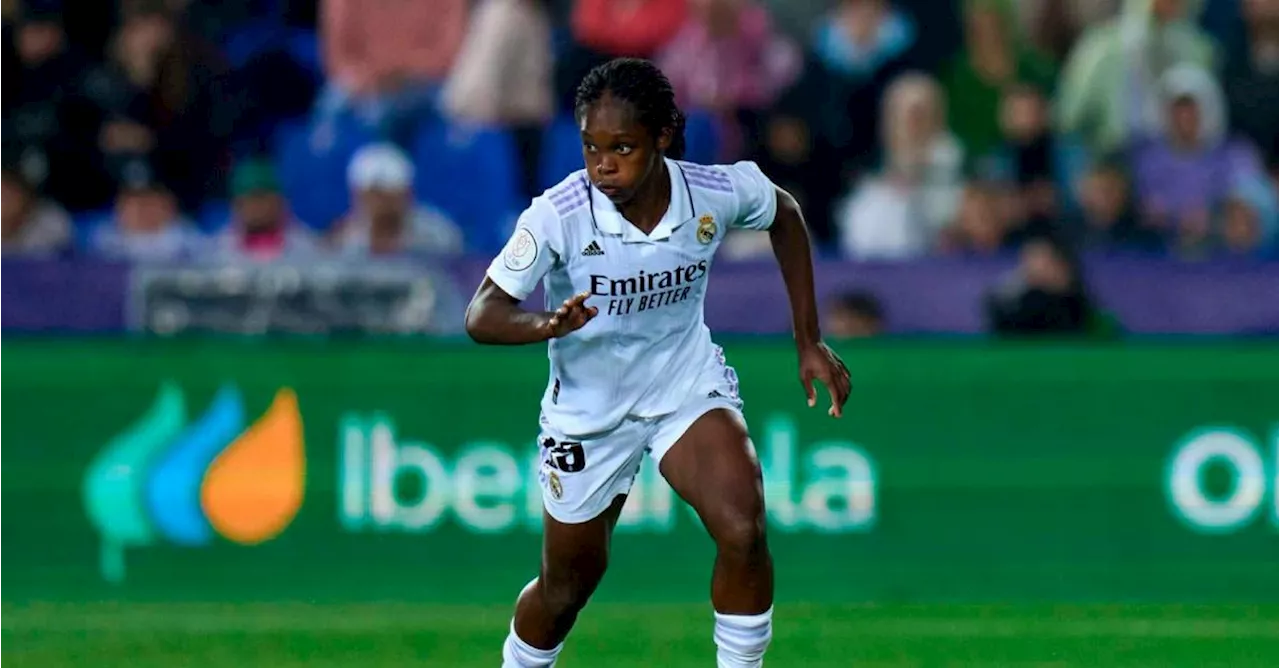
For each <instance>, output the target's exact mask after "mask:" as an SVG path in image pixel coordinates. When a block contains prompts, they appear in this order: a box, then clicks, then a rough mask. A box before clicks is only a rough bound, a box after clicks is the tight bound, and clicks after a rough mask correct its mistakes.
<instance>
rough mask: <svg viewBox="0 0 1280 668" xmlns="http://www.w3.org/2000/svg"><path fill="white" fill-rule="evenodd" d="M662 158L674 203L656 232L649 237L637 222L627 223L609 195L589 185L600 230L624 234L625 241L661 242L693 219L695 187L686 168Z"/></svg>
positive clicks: (594, 213)
mask: <svg viewBox="0 0 1280 668" xmlns="http://www.w3.org/2000/svg"><path fill="white" fill-rule="evenodd" d="M662 160H663V162H665V163H666V164H667V175H668V176H670V177H671V203H670V204H669V205H667V212H666V213H665V214H663V216H662V219H661V220H659V221H658V226H657V227H655V228H653V232H651V233H650V234H649V235H648V236H645V234H644V233H643V232H641V231H640V230H638V229H636V226H635V225H632V224H631V223H630V222H627V219H626V218H623V217H622V214H621V213H618V209H617V208H616V207H614V205H613V202H610V201H609V198H608V197H605V195H604V193H602V192H600V191H599V190H596V187H595V186H594V185H588V186H587V188H588V190H589V192H590V196H591V218H592V220H593V221H594V222H595V226H596V229H598V230H599V231H601V232H603V233H605V234H612V235H617V236H621V237H622V240H623V241H625V242H646V241H657V240H660V239H668V238H670V237H671V233H672V232H675V230H676V229H677V228H679V227H680V226H681V225H683V224H685V223H686V222H688V221H690V220H693V217H694V208H693V190H692V189H690V187H689V182H688V181H687V180H686V179H685V176H684V170H683V169H681V167H680V164H679V163H677V162H676V161H674V160H669V159H667V158H663V159H662Z"/></svg>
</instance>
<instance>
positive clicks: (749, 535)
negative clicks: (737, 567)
mask: <svg viewBox="0 0 1280 668" xmlns="http://www.w3.org/2000/svg"><path fill="white" fill-rule="evenodd" d="M718 524H719V526H718V527H716V531H715V540H716V547H717V548H718V549H719V550H720V553H721V554H723V555H726V556H739V557H742V558H750V557H753V556H758V555H759V554H762V553H763V552H764V551H765V549H766V548H765V513H764V498H763V496H762V495H761V494H758V493H757V494H750V495H747V496H746V497H745V498H739V499H736V502H735V503H733V504H731V506H730V507H728V508H726V509H725V511H724V512H723V513H721V520H720V522H718Z"/></svg>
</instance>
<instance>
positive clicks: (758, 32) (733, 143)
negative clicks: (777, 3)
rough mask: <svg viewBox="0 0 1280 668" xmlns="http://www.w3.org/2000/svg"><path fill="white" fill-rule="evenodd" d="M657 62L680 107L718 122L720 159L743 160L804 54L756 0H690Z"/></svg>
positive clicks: (792, 77)
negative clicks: (762, 116) (701, 112)
mask: <svg viewBox="0 0 1280 668" xmlns="http://www.w3.org/2000/svg"><path fill="white" fill-rule="evenodd" d="M657 62H658V64H659V66H660V67H661V68H662V71H663V72H664V73H665V74H666V75H667V78H669V79H670V80H671V85H672V87H673V88H674V89H675V91H676V96H677V99H678V100H679V102H680V104H681V106H683V107H685V108H692V109H702V110H707V111H711V112H713V113H714V114H715V115H716V116H717V117H718V119H719V120H720V126H721V129H722V132H721V138H720V142H721V155H720V161H722V162H733V161H736V160H739V159H741V158H742V157H744V152H745V151H746V150H747V147H748V145H749V144H751V143H752V142H753V141H754V135H755V128H756V127H757V126H758V124H759V117H758V114H759V113H760V112H761V111H762V110H763V109H764V108H765V107H766V106H767V105H769V104H771V103H773V101H774V100H775V99H776V98H777V96H778V94H779V93H780V92H782V90H783V89H785V88H786V87H787V86H789V85H790V84H791V82H793V81H794V80H795V79H796V76H797V75H798V73H799V70H800V64H801V63H800V54H799V52H798V50H797V49H796V48H795V45H793V44H791V43H790V42H789V41H788V40H786V39H785V38H783V37H781V36H779V35H777V34H775V33H774V31H773V24H772V21H771V19H770V18H769V14H768V12H766V11H765V9H764V7H762V6H761V5H759V4H756V3H755V2H752V0H691V1H690V12H689V18H688V20H687V21H686V22H685V24H684V26H683V27H682V28H681V29H680V31H679V32H678V33H676V35H675V37H674V38H672V40H671V42H670V43H669V44H668V45H667V46H666V47H665V48H663V49H662V50H661V52H660V53H659V54H658V56H657Z"/></svg>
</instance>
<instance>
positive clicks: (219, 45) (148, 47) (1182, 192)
mask: <svg viewBox="0 0 1280 668" xmlns="http://www.w3.org/2000/svg"><path fill="white" fill-rule="evenodd" d="M3 35H4V49H5V54H4V60H3V67H4V75H5V77H4V83H3V85H4V96H3V158H4V161H3V162H4V164H3V167H4V171H3V177H4V179H3V188H4V190H3V245H2V248H3V252H4V254H5V255H6V256H8V255H13V254H25V255H56V256H61V255H65V254H85V255H91V256H99V257H106V258H113V259H122V260H131V261H148V260H159V261H168V260H178V259H183V258H201V257H219V258H221V257H228V258H232V257H237V258H246V259H266V260H269V259H274V258H282V257H291V256H299V255H311V254H315V253H336V254H347V255H353V256H358V257H370V256H390V255H395V254H398V253H405V252H413V253H426V254H461V253H466V252H469V251H470V252H491V246H492V243H491V240H493V239H501V238H502V237H503V235H505V234H506V230H507V229H509V228H507V226H509V225H510V220H509V219H507V218H505V217H502V216H488V215H486V216H470V215H467V211H460V210H459V208H458V207H459V206H465V205H458V204H457V203H456V202H455V201H453V200H451V201H450V203H449V204H448V205H447V206H446V205H445V204H446V203H445V202H443V201H437V198H436V197H435V195H433V194H432V193H431V192H424V189H423V188H421V187H419V186H420V185H421V184H422V183H423V182H424V181H426V182H428V183H431V182H434V181H435V180H436V178H437V177H436V176H435V175H439V179H442V181H441V182H447V177H448V175H449V174H448V172H450V171H451V168H450V167H449V166H448V165H447V164H446V163H445V162H439V161H438V160H443V158H441V157H440V155H441V154H440V152H438V151H437V152H430V151H421V150H415V147H416V146H421V142H420V141H419V139H418V137H419V136H420V135H421V134H422V133H423V132H424V130H423V127H424V126H425V125H427V124H436V125H440V124H443V126H444V127H447V128H466V127H485V128H499V129H500V130H501V132H502V133H503V135H504V137H505V138H506V139H504V142H505V143H502V144H498V145H495V146H502V147H509V149H510V155H507V156H503V157H502V160H504V161H506V162H508V163H509V164H510V167H511V170H512V172H513V174H514V175H515V176H514V177H513V178H512V179H510V180H509V182H502V183H499V182H477V183H474V184H472V185H471V191H470V192H467V193H465V197H463V198H461V201H464V202H465V201H471V202H476V203H477V206H479V205H480V204H482V203H483V202H484V201H486V200H495V201H504V199H503V198H504V197H507V196H508V195H509V196H510V199H511V200H512V201H519V202H524V201H527V198H528V197H529V196H532V195H536V194H537V193H538V192H540V190H541V188H543V187H546V186H547V185H549V182H553V181H554V180H556V179H558V178H559V177H560V176H563V173H564V171H567V170H568V169H572V168H573V165H572V164H571V162H566V161H559V162H557V161H556V160H552V159H550V158H549V157H548V156H549V155H552V154H557V155H565V154H566V151H567V152H568V155H570V156H572V152H573V151H574V150H576V149H575V147H574V146H573V145H572V144H573V142H574V141H575V140H574V139H573V137H574V134H573V133H572V132H570V133H555V132H552V129H553V128H555V127H557V124H559V126H563V125H564V120H565V119H567V118H569V117H570V116H571V113H572V110H571V103H572V97H573V91H574V87H575V86H576V83H577V81H578V80H579V79H580V78H581V77H582V75H583V74H584V73H585V72H586V71H587V70H588V69H590V68H591V67H592V66H594V65H595V64H597V63H599V62H602V61H604V60H606V59H608V58H611V57H615V56H622V55H629V56H642V57H647V58H651V59H653V60H654V61H655V62H657V63H658V64H660V66H661V67H662V68H663V69H664V71H665V72H666V73H667V74H668V76H669V77H670V78H671V80H672V82H673V85H674V86H675V89H676V91H677V95H678V96H679V98H680V101H681V103H682V104H683V105H684V106H685V107H686V109H687V110H689V111H690V113H691V114H696V115H698V117H699V118H702V119H706V121H707V125H708V126H709V127H710V128H711V132H710V136H712V137H713V138H714V141H713V142H711V148H710V149H709V150H708V154H707V155H706V156H704V157H705V158H706V159H713V160H716V161H733V160H738V159H752V160H756V161H757V162H759V163H760V164H761V166H762V167H763V169H764V170H765V172H766V173H767V174H769V175H770V176H771V177H772V178H773V179H774V180H775V181H776V182H777V183H778V184H779V185H781V186H782V187H784V188H787V189H788V190H790V191H791V192H792V193H793V194H795V195H796V196H797V198H798V199H799V200H800V201H801V203H802V204H803V206H804V209H805V212H806V215H807V216H808V218H809V221H810V223H811V225H812V227H813V229H814V232H815V235H816V237H817V241H818V243H819V245H820V247H821V249H822V250H823V252H825V253H828V254H831V255H836V256H841V257H847V258H853V259H863V260H902V259H914V258H920V257H927V256H935V255H992V254H998V253H1002V252H1021V253H1022V254H1023V257H1024V265H1025V267H1027V270H1026V272H1024V273H1027V274H1028V275H1031V274H1035V272H1036V271H1037V270H1036V267H1045V266H1048V267H1050V268H1049V269H1045V270H1043V271H1040V274H1039V275H1041V276H1044V275H1045V273H1046V272H1048V273H1049V274H1050V275H1051V276H1050V278H1048V279H1045V280H1048V281H1049V282H1054V281H1057V282H1059V283H1061V282H1064V281H1065V282H1066V283H1067V284H1069V283H1071V281H1072V279H1070V278H1069V277H1068V278H1056V277H1053V276H1052V274H1053V267H1054V266H1061V267H1068V268H1069V267H1070V266H1072V265H1073V264H1074V262H1075V260H1074V259H1072V258H1074V257H1075V255H1076V254H1078V253H1080V252H1097V251H1107V252H1133V253H1143V254H1157V255H1164V256H1172V257H1177V258H1185V259H1188V260H1191V259H1197V258H1206V257H1218V256H1222V255H1233V256H1265V257H1274V256H1275V253H1276V247H1277V242H1276V224H1277V202H1276V192H1277V186H1276V171H1277V169H1276V164H1277V122H1276V118H1277V78H1276V75H1277V53H1278V49H1277V3H1276V2H1275V0H1016V1H1015V0H964V1H961V2H948V1H944V0H840V1H835V0H559V1H555V0H543V1H539V0H474V1H468V0H319V2H314V1H313V2H303V1H299V0H222V1H221V2H216V3H213V2H195V1H192V0H117V1H116V2H87V1H81V2H77V1H73V0H22V1H16V0H5V2H4V33H3ZM290 124H293V125H292V126H291V125H290ZM294 126H300V127H302V128H304V129H305V135H304V136H305V138H306V141H307V142H308V145H310V146H313V147H315V146H333V145H342V144H343V137H344V136H345V135H348V134H351V133H356V134H358V135H359V136H360V140H359V141H357V142H355V145H353V146H352V148H351V151H350V152H349V154H344V155H343V156H342V165H341V167H342V168H341V169H340V170H338V171H337V172H335V173H334V175H333V177H332V178H329V179H319V178H315V179H312V180H311V181H309V182H307V183H304V184H303V185H302V186H301V187H299V188H294V189H293V190H292V191H291V190H290V189H289V188H286V187H284V185H282V182H283V181H284V180H287V179H286V178H284V177H286V176H287V175H283V176H282V174H281V171H282V165H281V163H280V159H279V157H278V156H279V155H280V151H279V149H278V147H279V142H280V135H281V133H282V132H283V130H282V128H286V127H294ZM570 127H571V125H570ZM449 136H452V135H449ZM553 144H554V145H553ZM559 144H568V146H561V145H559ZM442 145H448V142H442ZM486 150H488V149H486ZM503 150H506V148H504V149H503ZM490 152H492V151H490ZM468 159H469V158H468ZM556 171H559V172H560V173H554V172H556ZM424 175H425V176H424ZM450 187H451V188H453V189H455V190H456V189H457V188H456V187H454V186H450ZM464 189H465V188H464ZM498 189H506V190H511V191H512V192H511V193H499V192H497V190H498ZM335 191H345V193H349V194H350V195H349V197H348V198H345V199H343V200H342V206H341V207H340V209H341V210H334V211H333V212H332V214H330V213H328V212H327V211H326V212H323V213H319V214H314V215H313V217H318V218H322V219H300V216H299V215H298V214H297V212H299V211H303V210H305V209H306V206H305V204H306V202H304V201H302V200H304V199H310V198H312V197H315V198H317V199H323V198H325V197H327V196H329V195H330V194H332V193H333V192H335ZM448 194H449V193H447V192H446V193H444V195H445V196H447V195H448ZM446 199H447V197H446ZM454 199H455V200H457V199H458V198H454ZM725 250H726V252H727V253H728V254H730V255H732V256H736V257H751V256H754V255H757V254H762V253H767V252H768V250H767V240H765V239H762V238H761V237H760V235H753V234H747V233H743V234H741V235H739V236H736V237H733V238H731V239H730V241H729V243H728V244H727V246H726V249H725ZM1043 258H1049V259H1047V260H1045V259H1043ZM1055 263H1056V264H1055ZM1059 273H1061V272H1059ZM1070 273H1071V272H1069V271H1068V272H1067V274H1070ZM993 299H994V298H993ZM996 301H998V300H996ZM846 302H847V303H844V304H843V306H841V308H846V310H848V311H849V312H851V313H856V314H857V318H855V320H858V322H860V323H863V324H862V325H859V326H864V325H865V326H870V325H866V323H874V322H875V321H877V320H878V319H879V318H880V315H879V313H878V311H877V309H876V308H873V307H871V306H868V305H867V303H866V300H865V299H861V298H859V297H858V296H857V295H854V296H852V297H850V298H849V299H847V300H846ZM992 313H993V314H998V313H999V307H998V304H996V303H995V302H993V306H992ZM996 317H997V316H996V315H993V318H996ZM1064 317H1066V316H1064Z"/></svg>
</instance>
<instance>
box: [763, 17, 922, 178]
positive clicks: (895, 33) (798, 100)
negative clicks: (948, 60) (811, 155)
mask: <svg viewBox="0 0 1280 668" xmlns="http://www.w3.org/2000/svg"><path fill="white" fill-rule="evenodd" d="M915 45H916V26H915V23H914V22H913V21H912V20H911V18H910V17H909V16H908V15H907V14H905V13H904V12H902V11H900V10H899V9H898V8H897V7H896V6H895V4H894V3H891V2H889V1H888V0H843V1H842V2H840V3H839V4H838V5H837V6H836V8H835V9H834V10H833V11H832V12H831V13H830V14H828V15H827V16H826V17H825V18H824V19H823V21H822V23H821V24H819V25H818V27H817V29H816V31H815V33H814V36H813V42H812V44H811V46H810V49H811V51H812V55H811V57H810V62H809V63H808V64H807V65H806V67H805V71H804V73H803V74H802V79H801V81H800V82H799V83H798V84H797V85H796V86H795V87H794V88H793V89H792V90H791V91H789V93H788V95H787V96H786V98H787V99H785V100H784V103H785V104H786V105H787V106H789V107H790V108H791V110H790V113H793V114H795V115H796V116H797V117H798V118H802V119H804V120H805V121H806V122H807V123H808V124H809V126H810V127H811V132H812V133H813V135H814V137H815V139H816V140H817V141H819V142H820V143H822V144H825V145H828V146H831V147H837V149H838V151H839V152H840V156H839V162H840V164H839V165H836V166H833V167H830V169H834V170H837V171H840V172H847V171H851V170H861V169H867V168H870V167H872V166H873V165H874V163H875V157H876V154H877V151H876V147H877V144H878V142H879V139H880V135H881V129H880V123H881V122H882V121H881V118H880V112H881V110H882V105H883V97H884V92H885V90H886V89H887V88H888V87H889V84H890V83H891V82H892V81H894V80H895V79H897V78H898V77H899V76H900V75H902V74H903V73H905V72H906V71H908V70H909V69H911V68H912V66H913V64H914V57H913V50H914V47H915ZM842 176H844V174H837V177H842Z"/></svg>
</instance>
